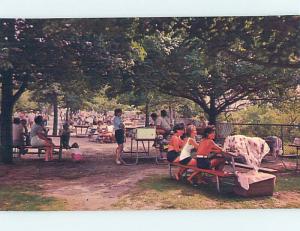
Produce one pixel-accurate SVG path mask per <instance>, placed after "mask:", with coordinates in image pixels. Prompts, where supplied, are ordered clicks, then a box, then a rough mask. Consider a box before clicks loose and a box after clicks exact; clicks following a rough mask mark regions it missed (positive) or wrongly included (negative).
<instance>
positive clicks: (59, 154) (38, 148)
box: [14, 135, 63, 160]
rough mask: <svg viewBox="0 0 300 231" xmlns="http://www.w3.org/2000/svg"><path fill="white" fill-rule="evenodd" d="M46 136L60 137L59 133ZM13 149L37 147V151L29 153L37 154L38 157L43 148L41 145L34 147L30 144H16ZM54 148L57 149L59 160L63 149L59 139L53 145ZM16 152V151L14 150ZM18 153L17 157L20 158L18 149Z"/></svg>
mask: <svg viewBox="0 0 300 231" xmlns="http://www.w3.org/2000/svg"><path fill="white" fill-rule="evenodd" d="M47 137H48V138H55V137H58V138H60V136H59V135H47ZM14 149H16V150H20V149H37V152H29V154H38V157H40V156H41V151H42V150H44V148H43V147H35V146H32V145H22V146H18V147H14ZM54 150H58V152H57V153H58V159H59V160H61V159H62V150H63V146H62V144H61V140H59V145H54ZM15 152H16V151H15ZM18 153H19V158H20V155H21V153H20V151H19V152H18Z"/></svg>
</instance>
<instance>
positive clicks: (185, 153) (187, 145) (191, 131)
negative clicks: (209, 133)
mask: <svg viewBox="0 0 300 231" xmlns="http://www.w3.org/2000/svg"><path fill="white" fill-rule="evenodd" d="M196 135H197V130H196V127H195V126H194V125H188V126H187V128H186V138H185V139H184V140H183V148H182V150H181V152H180V156H179V163H180V164H182V165H187V166H193V167H196V165H197V161H196V159H194V158H192V157H191V154H192V150H193V149H196V150H197V148H198V144H197V142H196V140H195V137H196ZM186 170H187V169H186V168H180V169H179V170H178V172H177V174H176V180H179V179H180V177H181V176H182V174H183V173H184V172H185V171H186Z"/></svg>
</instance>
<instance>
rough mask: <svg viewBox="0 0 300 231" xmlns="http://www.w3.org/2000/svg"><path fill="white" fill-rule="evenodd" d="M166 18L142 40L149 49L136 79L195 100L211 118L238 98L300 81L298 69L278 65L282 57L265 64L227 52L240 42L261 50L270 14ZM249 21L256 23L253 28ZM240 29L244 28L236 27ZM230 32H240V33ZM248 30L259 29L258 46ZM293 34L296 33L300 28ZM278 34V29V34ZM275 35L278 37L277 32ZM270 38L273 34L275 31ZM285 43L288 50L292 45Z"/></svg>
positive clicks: (213, 120)
mask: <svg viewBox="0 0 300 231" xmlns="http://www.w3.org/2000/svg"><path fill="white" fill-rule="evenodd" d="M276 19H277V18H276ZM249 20H250V21H249ZM251 20H252V21H251ZM279 20H282V19H281V18H279ZM162 21H163V20H161V21H160V22H161V25H163V26H165V27H163V26H162V29H161V28H160V29H161V30H159V29H156V30H155V31H154V32H153V33H152V34H150V35H146V36H144V37H143V38H142V39H141V40H140V46H142V47H143V49H144V50H145V53H146V55H145V57H144V58H143V60H142V59H140V60H139V62H138V63H137V64H136V65H135V69H134V71H135V75H132V77H133V79H134V80H132V81H133V82H135V83H136V84H137V85H138V84H142V85H145V86H152V87H155V88H157V89H158V90H159V91H161V92H163V93H165V94H170V95H173V96H178V97H183V98H187V99H190V100H192V101H194V102H196V103H197V104H198V105H199V106H200V107H201V108H202V109H203V110H204V112H205V113H206V114H207V115H208V117H209V121H210V123H212V124H215V123H216V119H217V116H218V115H219V114H220V113H222V112H223V111H224V110H226V108H228V107H229V106H231V105H233V104H235V103H236V102H238V101H240V100H244V99H250V97H252V98H253V97H255V98H257V96H259V95H269V94H273V93H274V92H278V91H281V89H286V88H288V87H292V86H294V85H296V84H297V83H298V81H299V77H298V76H299V73H298V72H299V71H298V70H297V69H283V68H278V67H277V66H281V65H282V64H283V63H280V64H279V61H278V60H276V61H274V62H273V63H272V65H262V64H261V63H260V61H259V62H258V61H257V62H254V59H253V60H246V61H245V59H242V58H238V57H236V56H235V55H229V53H228V52H229V51H232V50H234V48H235V47H241V44H243V46H245V47H247V46H248V45H249V50H252V51H253V52H254V51H257V52H258V50H259V48H261V47H262V46H263V45H262V44H261V43H263V42H262V41H264V40H261V38H260V37H261V36H263V34H262V32H261V30H262V26H263V25H265V23H266V21H269V20H266V19H264V18H259V19H256V18H250V19H244V18H200V19H199V18H192V19H184V18H183V19H176V18H174V19H173V23H169V22H168V23H169V24H168V23H165V24H164V23H163V22H162ZM166 21H168V20H166ZM277 21H278V20H277ZM283 22H284V20H283ZM249 23H250V24H251V25H252V24H254V25H253V26H251V27H250V29H249V25H248V24H249ZM255 23H257V25H256V24H255ZM227 27H228V28H230V29H228V28H227ZM224 28H225V29H224ZM226 28H227V29H226ZM237 28H239V29H237ZM263 29H265V30H267V29H268V28H263ZM281 29H282V28H281ZM238 30H242V32H241V33H237V32H238ZM252 30H254V31H255V32H253V31H252ZM200 32H201V34H200ZM231 32H236V33H237V34H236V36H235V34H234V35H233V34H231ZM248 32H249V33H250V32H251V35H254V33H257V35H256V36H257V37H258V38H257V40H259V41H260V42H257V45H256V46H255V43H254V41H253V40H249V41H248V43H247V39H249V36H248V35H247V33H248ZM278 33H279V32H278ZM270 36H271V35H270ZM276 36H277V35H276ZM293 36H296V37H297V34H293ZM279 37H280V36H279V35H278V39H279ZM272 38H273V39H275V38H274V36H273V37H272ZM293 38H294V37H293ZM241 39H243V42H241ZM269 39H270V40H271V37H269ZM292 41H294V40H291V41H289V43H285V44H286V45H290V46H292V47H295V44H294V43H293V42H292ZM277 43H278V41H277V40H276V39H275V41H273V40H271V41H269V43H268V45H270V44H272V46H276V45H278V46H281V45H282V44H281V43H282V42H281V40H280V41H279V43H278V44H277ZM287 48H288V51H290V47H287ZM240 49H241V50H244V49H245V48H243V47H242V48H240ZM236 50H237V48H236ZM280 54H281V55H283V53H278V54H277V55H278V56H279V55H280ZM263 55H265V56H267V55H268V57H269V58H271V53H269V52H265V53H264V54H262V55H261V56H259V52H258V53H255V57H257V60H258V59H259V60H262V56H263ZM290 55H291V53H290ZM260 58H261V59H260ZM294 58H295V57H294ZM265 60H267V58H265ZM277 61H278V62H277ZM287 62H289V63H290V64H291V62H292V61H291V59H288V60H287V59H286V60H285V64H286V66H290V65H288V64H287ZM270 66H272V67H270ZM293 67H294V65H293ZM287 79H288V80H289V81H287Z"/></svg>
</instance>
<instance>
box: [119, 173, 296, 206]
mask: <svg viewBox="0 0 300 231" xmlns="http://www.w3.org/2000/svg"><path fill="white" fill-rule="evenodd" d="M299 183H300V177H299V179H298V178H297V177H279V178H278V180H277V186H276V191H277V192H279V191H285V192H284V196H288V192H286V190H288V191H289V190H291V191H294V192H296V193H297V194H299V195H298V196H299V200H298V199H297V200H295V198H292V200H294V201H289V200H287V199H284V198H282V197H281V195H280V193H275V195H274V196H273V197H255V198H244V197H239V196H237V195H235V194H233V193H232V191H230V190H226V187H225V188H224V187H223V189H225V190H224V191H225V192H223V193H221V194H218V193H217V192H216V188H215V186H214V185H200V186H196V187H195V186H192V185H190V184H188V183H185V182H177V181H175V180H173V179H170V178H169V177H167V176H158V175H156V176H152V177H148V178H145V179H143V180H142V181H140V182H139V183H138V185H137V187H136V188H135V190H133V191H132V192H131V193H130V194H129V195H126V196H124V197H122V198H121V199H120V200H119V201H118V202H117V203H115V204H114V205H113V207H114V208H115V209H227V208H228V209H239V208H240V209H243V208H245V209H246V208H247V209H250V208H253V209H255V208H300V186H299V185H300V184H299ZM297 184H298V185H297ZM226 191H227V192H226Z"/></svg>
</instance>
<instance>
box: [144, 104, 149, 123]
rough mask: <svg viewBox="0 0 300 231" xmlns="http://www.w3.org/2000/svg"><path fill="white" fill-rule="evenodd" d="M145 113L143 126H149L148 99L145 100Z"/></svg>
mask: <svg viewBox="0 0 300 231" xmlns="http://www.w3.org/2000/svg"><path fill="white" fill-rule="evenodd" d="M145 113H146V121H145V127H149V101H147V102H146V107H145Z"/></svg>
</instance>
